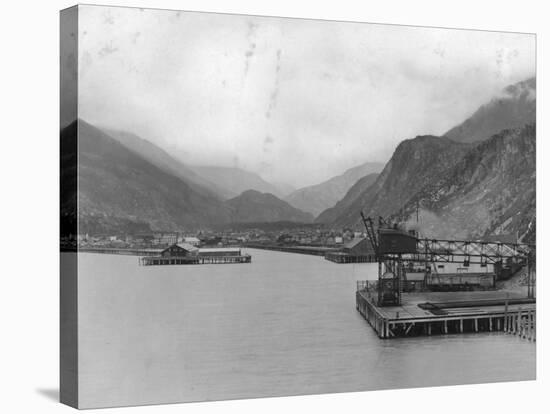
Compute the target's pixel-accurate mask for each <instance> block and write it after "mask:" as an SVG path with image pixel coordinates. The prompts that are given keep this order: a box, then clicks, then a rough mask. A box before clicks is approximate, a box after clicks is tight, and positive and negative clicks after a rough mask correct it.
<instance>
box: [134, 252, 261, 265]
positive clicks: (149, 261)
mask: <svg viewBox="0 0 550 414" xmlns="http://www.w3.org/2000/svg"><path fill="white" fill-rule="evenodd" d="M251 262H252V257H251V256H250V255H248V254H244V255H239V256H200V255H195V256H181V257H163V256H146V257H141V258H140V259H139V264H140V266H165V265H193V264H195V265H197V264H231V263H251Z"/></svg>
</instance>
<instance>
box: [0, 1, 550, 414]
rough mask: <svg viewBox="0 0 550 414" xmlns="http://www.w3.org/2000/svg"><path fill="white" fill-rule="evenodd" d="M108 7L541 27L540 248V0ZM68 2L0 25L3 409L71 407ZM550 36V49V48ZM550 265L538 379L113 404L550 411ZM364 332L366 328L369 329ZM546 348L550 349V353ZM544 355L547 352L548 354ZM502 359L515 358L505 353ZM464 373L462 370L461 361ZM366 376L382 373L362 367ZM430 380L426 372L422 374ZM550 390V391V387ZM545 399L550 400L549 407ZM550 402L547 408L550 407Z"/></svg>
mask: <svg viewBox="0 0 550 414" xmlns="http://www.w3.org/2000/svg"><path fill="white" fill-rule="evenodd" d="M101 3H103V4H114V5H132V6H140V7H161V8H171V9H183V10H202V11H220V12H231V13H246V14H260V15H273V16H289V17H310V18H320V19H334V20H352V21H366V22H379V23H398V24H415V25H428V26H442V27H461V28H478V29H492V30H508V31H521V32H536V33H537V34H538V38H537V43H538V71H537V89H538V98H537V99H538V101H537V103H538V105H537V109H538V111H537V112H538V113H537V115H538V117H537V118H538V124H537V128H538V131H537V137H538V140H537V141H538V142H537V145H538V151H537V152H538V161H539V162H538V166H537V168H538V171H537V175H538V187H539V188H538V189H537V190H538V196H539V197H538V212H539V214H538V235H539V240H538V251H539V257H543V255H544V253H545V251H546V247H547V243H546V241H547V237H543V236H542V235H543V234H544V233H546V234H548V232H549V230H550V229H549V228H548V226H547V220H546V219H545V217H544V213H545V212H546V211H548V209H547V207H548V205H547V202H546V199H547V196H548V192H547V191H546V190H545V178H547V177H548V167H547V164H548V163H545V162H544V160H545V158H546V157H547V156H548V154H549V152H548V143H547V139H546V138H547V137H546V135H545V133H544V121H545V119H544V115H543V114H544V113H545V111H544V97H547V96H550V95H549V93H548V87H547V86H546V85H545V82H544V81H545V77H544V75H545V71H546V72H548V67H549V65H548V56H549V55H550V51H549V50H548V47H547V44H548V42H549V40H548V39H549V38H550V33H549V30H550V29H549V28H548V27H549V25H548V18H547V16H546V19H545V12H546V13H548V11H546V10H544V3H545V2H543V1H527V0H522V1H514V2H505V1H502V0H501V1H480V0H474V1H470V0H455V1H452V2H451V1H441V0H440V1H421V0H414V1H377V2H369V1H357V2H352V1H346V0H338V1H331V2H328V1H307V2H306V1H298V0H293V1H291V0H272V1H269V2H262V3H261V4H260V2H258V1H252V0H250V1H246V0H231V1H227V0H226V1H225V2H224V1H222V0H217V1H214V0H211V1H210V0H202V1H184V0H182V1H167V0H166V1H164V0H163V1H161V0H159V1H138V0H133V1H124V0H119V1H116V2H112V1H108V0H105V1H102V2H101ZM71 5H73V3H71V2H69V1H61V0H50V1H47V2H46V1H38V0H36V1H25V2H17V1H15V0H12V1H10V2H4V3H3V5H2V6H3V7H2V10H1V14H0V19H1V24H0V30H1V36H0V42H1V49H0V53H1V55H0V56H1V64H0V70H1V72H0V73H1V76H0V81H1V87H0V97H1V99H0V102H1V103H2V110H1V112H0V113H1V114H2V117H1V124H0V131H1V132H0V134H1V135H0V137H1V143H0V157H1V158H0V168H1V169H2V171H1V175H0V177H1V179H2V185H1V187H0V191H1V196H0V197H1V200H2V201H1V202H0V206H1V209H2V211H1V215H0V223H1V224H2V225H1V226H0V243H1V244H2V250H1V251H2V258H1V267H0V278H1V285H0V288H1V296H0V298H1V299H0V307H1V308H0V321H1V330H0V332H1V333H2V334H1V339H0V350H1V352H0V380H1V388H0V390H1V400H0V407H1V408H0V412H6V413H14V412H27V413H34V412H40V413H49V412H70V411H72V410H73V409H72V408H69V407H65V406H63V405H61V404H59V403H58V402H57V401H56V400H57V389H58V385H57V384H58V364H59V358H58V345H59V341H58V334H59V330H58V329H59V323H58V301H59V295H58V289H59V284H58V207H59V202H58V198H59V193H58V187H59V177H58V174H59V173H58V167H59V155H58V151H59V145H58V140H59V123H58V119H59V116H58V108H59V104H58V96H59V93H58V89H59V80H58V79H59V68H58V60H59V58H58V56H59V54H58V53H59V46H58V43H59V42H58V40H59V38H58V32H59V28H58V26H59V17H58V11H59V9H62V8H65V7H68V6H71ZM545 43H546V44H545ZM544 264H545V263H544V262H543V261H542V260H539V272H538V274H539V280H538V292H539V294H538V297H539V301H538V309H539V320H538V323H539V330H538V337H537V341H538V342H537V348H538V358H537V360H538V363H537V366H538V378H539V379H538V380H537V381H536V382H524V383H505V384H489V385H475V386H456V387H441V388H426V389H414V390H398V391H378V392H363V393H348V394H329V395H320V396H306V397H291V398H271V399H256V400H242V401H225V402H210V403H195V404H185V405H179V404H178V405H165V406H151V407H139V408H122V409H120V408H119V409H107V410H102V412H105V413H108V412H123V411H126V412H127V411H128V410H134V411H135V412H140V413H152V412H155V413H156V412H159V413H172V412H181V411H182V410H185V411H186V412H188V413H221V412H224V413H226V412H229V413H233V412H234V413H257V412H267V413H271V412H273V413H275V412H277V413H278V412H281V411H288V412H292V411H306V410H307V411H313V410H315V411H317V412H321V413H324V412H326V413H329V412H334V411H340V412H349V411H356V412H365V413H368V412H371V413H372V412H378V413H380V412H390V413H391V412H397V411H403V412H406V413H407V414H408V413H416V412H419V413H426V412H434V411H436V410H437V411H443V412H445V413H446V414H447V413H455V412H457V413H458V412H460V413H463V412H464V411H466V410H468V411H470V412H474V413H475V412H482V411H483V412H489V410H490V411H495V412H497V411H498V412H499V413H508V412H510V413H511V412H514V413H518V412H524V413H525V412H543V410H544V411H546V412H547V410H548V406H550V404H549V403H548V398H545V395H544V388H545V387H546V388H547V389H550V388H548V378H547V377H548V363H547V361H548V354H546V355H543V354H542V352H541V351H542V350H543V348H544V346H545V345H544V344H545V342H544V333H545V332H544V330H543V329H542V326H543V324H544V319H545V318H544V316H546V314H547V310H548V307H547V306H546V305H545V302H544V301H543V300H542V299H541V297H542V296H546V294H547V293H548V292H546V289H545V287H544V277H546V275H545V269H544V267H543V266H544ZM365 329H369V328H368V327H367V326H366V325H365ZM547 352H548V350H547ZM545 356H546V358H545ZM502 358H503V364H505V363H506V355H503V356H502ZM456 369H461V367H456ZM365 375H376V373H374V372H365ZM419 375H422V373H419ZM547 393H548V391H547ZM545 404H546V407H544V405H545ZM545 408H546V410H545Z"/></svg>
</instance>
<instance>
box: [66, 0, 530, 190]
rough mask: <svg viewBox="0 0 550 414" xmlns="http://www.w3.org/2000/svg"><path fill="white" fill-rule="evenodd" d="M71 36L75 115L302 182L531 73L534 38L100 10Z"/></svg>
mask: <svg viewBox="0 0 550 414" xmlns="http://www.w3.org/2000/svg"><path fill="white" fill-rule="evenodd" d="M78 32H79V33H78V42H79V43H78V45H79V47H78V116H79V117H80V118H81V119H84V120H86V121H88V122H90V123H92V124H95V125H98V126H104V127H108V128H114V129H121V130H125V131H130V132H133V133H135V134H137V135H139V136H141V137H142V138H145V139H147V140H149V141H151V142H154V143H155V144H157V145H159V146H161V147H162V148H164V149H166V150H167V151H168V152H169V153H171V154H172V155H174V156H176V157H178V158H180V159H181V160H182V161H184V162H186V163H187V164H197V165H221V166H232V167H240V168H243V169H246V170H250V171H253V172H256V173H258V174H260V175H261V176H262V177H263V178H265V179H266V180H268V181H272V182H277V183H287V184H291V185H293V186H294V187H297V188H298V187H302V186H306V185H311V184H316V183H319V182H321V181H324V180H326V179H328V178H330V177H333V176H335V175H338V174H341V173H342V172H344V171H345V170H346V169H348V168H351V167H354V166H356V165H359V164H361V163H364V162H367V161H379V162H386V161H387V160H388V159H389V158H390V157H391V154H392V153H393V151H394V149H395V147H396V146H397V144H398V143H399V142H401V141H402V140H404V139H408V138H412V137H415V136H417V135H426V134H433V135H442V134H444V133H445V132H446V131H448V130H449V129H450V128H452V127H453V126H455V125H457V124H459V123H461V122H462V121H463V120H465V119H466V118H467V117H468V116H469V115H471V114H472V113H473V112H474V111H475V110H476V109H477V108H478V107H479V106H480V105H482V104H484V103H486V102H488V101H489V100H490V99H492V98H493V97H495V96H498V94H499V93H500V92H501V91H502V89H503V88H504V87H506V86H507V85H510V84H513V83H516V82H518V81H521V80H524V79H527V78H529V77H531V76H534V74H535V36H534V35H529V34H513V33H501V32H484V31H470V30H450V29H438V28H423V27H413V26H396V25H381V24H367V23H347V22H346V23H344V22H333V21H320V20H304V19H284V18H270V17H253V16H242V15H224V14H212V13H196V12H176V11H166V10H151V9H138V8H116V7H103V6H79V27H78ZM69 58H70V57H69ZM69 58H68V59H69ZM62 60H63V56H62ZM62 63H63V62H62Z"/></svg>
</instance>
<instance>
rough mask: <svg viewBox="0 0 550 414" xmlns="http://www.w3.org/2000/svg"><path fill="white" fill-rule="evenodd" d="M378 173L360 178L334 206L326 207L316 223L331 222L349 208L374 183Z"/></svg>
mask: <svg viewBox="0 0 550 414" xmlns="http://www.w3.org/2000/svg"><path fill="white" fill-rule="evenodd" d="M377 178H378V174H368V175H366V176H364V177H362V178H360V179H359V180H358V181H357V182H356V183H355V184H354V185H353V186H352V187H351V188H350V189H349V190H348V191H347V193H346V195H345V196H344V197H343V198H342V199H341V200H340V201H338V202H337V203H336V204H335V205H334V207H331V208H327V209H326V210H325V211H323V212H322V213H321V214H320V215H319V216H318V217H317V218H316V219H315V222H316V223H332V222H334V221H335V220H336V219H337V218H338V215H339V214H340V213H341V212H342V211H345V210H346V209H348V208H351V207H352V205H353V203H354V202H355V201H356V200H357V198H358V197H360V196H361V194H363V193H364V192H365V191H367V190H368V189H369V187H370V186H371V185H373V184H374V182H375V181H376V179H377Z"/></svg>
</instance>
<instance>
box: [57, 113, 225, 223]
mask: <svg viewBox="0 0 550 414" xmlns="http://www.w3.org/2000/svg"><path fill="white" fill-rule="evenodd" d="M77 128H78V129H77ZM77 131H78V220H79V221H78V224H79V232H80V233H92V234H97V233H111V234H112V233H117V232H128V233H132V232H136V231H149V230H181V229H184V228H185V229H187V228H197V227H200V226H208V225H210V224H215V223H220V222H228V221H229V212H228V210H227V207H226V206H225V205H224V204H223V202H222V201H220V200H219V199H218V198H217V197H214V196H212V195H209V194H208V193H207V192H205V191H196V190H195V189H194V188H193V187H192V186H191V185H190V184H188V183H187V182H185V181H184V180H182V179H181V178H179V177H177V176H175V175H172V174H169V173H167V172H166V171H164V170H163V169H161V168H159V167H157V166H156V165H154V164H152V163H151V162H149V161H148V160H146V159H144V158H143V157H141V156H140V155H139V154H138V153H136V152H134V151H131V150H129V149H128V148H127V147H125V146H124V145H122V144H121V143H119V142H118V141H116V140H115V139H113V138H112V137H110V136H109V135H108V134H106V133H105V132H103V131H101V130H100V129H98V128H96V127H94V126H92V125H90V124H88V123H86V122H85V121H82V120H79V121H78V126H77V125H76V122H75V123H73V124H71V125H69V126H68V127H67V128H66V129H65V130H64V131H62V133H61V139H62V140H66V141H67V140H72V141H76V139H77V138H76V137H77ZM73 147H74V146H73ZM74 148H75V149H74V150H75V151H76V147H74ZM65 158H66V159H67V160H69V159H71V158H74V154H72V155H69V154H67V155H66V156H65ZM68 166H70V164H68ZM62 167H63V166H62ZM73 198H74V195H73ZM71 208H74V205H71V197H70V196H67V197H66V200H62V206H61V209H62V212H63V211H69V210H70V209H71Z"/></svg>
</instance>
